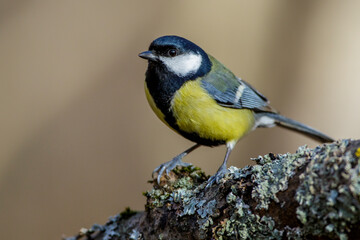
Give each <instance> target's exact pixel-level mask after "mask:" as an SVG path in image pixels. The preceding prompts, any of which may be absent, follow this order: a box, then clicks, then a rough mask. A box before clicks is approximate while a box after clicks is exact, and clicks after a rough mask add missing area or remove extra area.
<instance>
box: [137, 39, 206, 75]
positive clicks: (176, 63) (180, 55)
mask: <svg viewBox="0 0 360 240" xmlns="http://www.w3.org/2000/svg"><path fill="white" fill-rule="evenodd" d="M139 57H141V58H144V59H147V60H148V61H149V67H155V68H157V71H158V72H159V73H164V74H166V73H170V74H174V75H176V76H177V77H179V78H187V79H189V78H192V79H194V78H196V77H200V76H203V75H205V74H207V73H208V72H209V71H210V69H211V62H210V60H209V57H208V55H207V54H206V53H205V51H204V50H202V49H201V48H200V47H199V46H197V45H196V44H194V43H193V42H191V41H189V40H187V39H185V38H182V37H178V36H163V37H159V38H157V39H155V40H154V41H153V42H152V43H151V44H150V47H149V50H148V51H145V52H142V53H140V54H139Z"/></svg>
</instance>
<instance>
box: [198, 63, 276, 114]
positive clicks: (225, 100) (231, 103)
mask: <svg viewBox="0 0 360 240" xmlns="http://www.w3.org/2000/svg"><path fill="white" fill-rule="evenodd" d="M210 60H211V61H212V63H213V66H212V70H211V71H210V73H209V74H208V75H206V76H205V77H204V78H203V79H202V80H201V84H202V87H203V88H204V89H206V90H207V91H208V92H209V94H210V95H211V96H212V97H213V98H214V99H215V100H216V102H217V103H218V104H219V105H222V106H224V107H229V108H238V109H241V108H246V109H253V110H254V111H271V112H273V111H274V110H273V109H272V108H271V107H270V106H269V101H268V100H267V98H266V97H265V96H264V95H262V94H261V93H260V92H259V91H257V90H256V89H255V88H253V87H252V86H251V85H250V84H248V83H247V82H245V81H244V80H242V79H240V78H237V77H236V76H235V75H234V74H233V73H232V72H231V71H230V70H228V69H227V68H225V67H224V66H223V65H222V64H221V63H220V62H218V61H217V60H216V59H214V58H213V57H210Z"/></svg>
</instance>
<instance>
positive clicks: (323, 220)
mask: <svg viewBox="0 0 360 240" xmlns="http://www.w3.org/2000/svg"><path fill="white" fill-rule="evenodd" d="M348 145H349V140H343V141H341V142H338V143H336V144H329V145H323V146H319V147H317V148H315V150H314V151H313V153H312V158H313V160H312V161H311V162H310V163H309V164H308V165H307V167H306V170H305V172H304V173H303V174H302V175H301V176H300V179H301V181H302V184H301V185H300V187H299V188H298V190H297V192H296V200H297V201H298V202H299V207H298V208H297V211H296V213H297V218H298V219H299V220H300V221H301V223H302V224H303V225H304V226H303V228H302V231H303V232H304V234H305V235H306V234H309V233H311V234H312V235H325V236H328V237H331V238H339V239H344V240H345V239H348V238H347V233H348V231H349V230H350V228H351V226H352V225H353V224H355V223H356V222H358V221H359V219H360V202H359V200H360V177H359V176H360V175H359V173H360V168H359V163H360V159H359V158H355V157H354V155H355V156H357V155H356V153H355V154H353V153H352V152H350V151H348V152H346V153H345V151H346V149H347V147H348ZM329 183H330V184H329Z"/></svg>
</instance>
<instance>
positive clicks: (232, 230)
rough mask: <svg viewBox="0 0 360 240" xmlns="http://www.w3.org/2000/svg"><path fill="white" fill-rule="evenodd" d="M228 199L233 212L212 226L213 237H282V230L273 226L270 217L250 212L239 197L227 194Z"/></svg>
mask: <svg viewBox="0 0 360 240" xmlns="http://www.w3.org/2000/svg"><path fill="white" fill-rule="evenodd" d="M228 199H229V200H230V201H229V203H230V204H232V205H233V209H234V212H233V213H232V214H231V215H230V217H229V218H226V219H224V220H223V221H221V222H220V223H219V224H218V226H216V227H214V228H213V237H214V238H215V239H219V240H221V239H282V236H283V234H284V231H282V230H278V229H276V228H275V222H274V220H273V219H272V218H271V217H266V216H263V217H260V216H259V215H257V214H254V213H252V212H251V210H250V207H249V206H248V205H247V204H245V202H244V201H243V200H242V199H241V198H239V197H236V199H234V198H233V197H232V196H230V197H229V196H228Z"/></svg>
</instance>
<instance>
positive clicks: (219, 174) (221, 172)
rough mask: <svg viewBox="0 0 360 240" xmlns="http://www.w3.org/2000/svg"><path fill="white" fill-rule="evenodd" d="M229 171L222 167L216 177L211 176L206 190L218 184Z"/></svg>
mask: <svg viewBox="0 0 360 240" xmlns="http://www.w3.org/2000/svg"><path fill="white" fill-rule="evenodd" d="M228 171H229V170H228V169H227V168H226V167H222V166H221V167H220V168H219V170H218V171H217V172H216V173H215V175H214V176H211V177H210V178H209V180H208V183H207V184H206V188H209V187H211V186H212V185H213V184H214V183H215V182H216V183H217V184H218V183H219V182H220V180H221V179H222V178H223V177H224V176H225V174H226V173H227V172H228Z"/></svg>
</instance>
